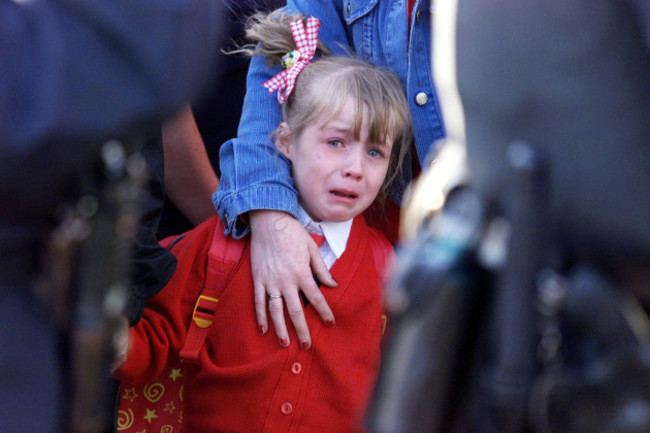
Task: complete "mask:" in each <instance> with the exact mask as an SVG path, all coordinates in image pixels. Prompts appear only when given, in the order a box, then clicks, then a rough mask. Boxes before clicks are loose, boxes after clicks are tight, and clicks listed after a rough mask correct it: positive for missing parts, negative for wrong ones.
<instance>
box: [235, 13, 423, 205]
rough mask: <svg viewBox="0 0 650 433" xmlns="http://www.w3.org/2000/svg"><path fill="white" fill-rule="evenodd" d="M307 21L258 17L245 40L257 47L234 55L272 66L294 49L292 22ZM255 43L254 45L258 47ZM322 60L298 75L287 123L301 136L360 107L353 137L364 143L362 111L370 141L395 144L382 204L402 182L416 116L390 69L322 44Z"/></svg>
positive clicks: (284, 107)
mask: <svg viewBox="0 0 650 433" xmlns="http://www.w3.org/2000/svg"><path fill="white" fill-rule="evenodd" d="M298 19H303V20H304V19H306V17H305V16H303V15H301V14H287V13H286V12H283V11H275V12H271V13H270V14H264V13H256V14H254V15H253V16H252V17H251V18H249V20H248V21H247V31H246V37H247V38H248V39H249V40H250V41H251V42H252V43H251V44H248V45H245V46H243V47H241V48H239V49H237V50H235V51H233V52H236V53H243V54H245V55H249V56H254V55H264V56H266V57H267V59H268V61H269V64H270V65H275V64H279V63H280V62H281V59H282V56H284V55H285V54H286V53H287V52H290V51H293V50H294V49H295V43H294V41H293V36H292V34H291V29H290V27H289V23H290V22H291V21H296V20H298ZM253 43H254V44H253ZM319 50H321V56H320V58H319V59H318V60H315V61H313V62H312V63H310V64H309V65H307V66H306V67H305V68H304V69H303V71H302V72H301V73H300V75H298V78H297V79H296V84H295V87H294V89H293V91H292V92H291V95H290V96H289V98H288V99H287V100H286V102H285V103H284V104H283V105H282V118H283V121H284V122H286V123H287V125H288V126H289V129H290V131H291V133H292V134H293V135H294V136H295V137H300V135H301V134H302V132H303V130H304V129H305V128H306V127H307V126H308V125H310V124H313V122H316V121H318V120H321V119H326V120H325V121H324V122H323V123H327V122H328V121H329V120H330V119H333V118H334V117H336V116H337V115H338V114H339V112H340V110H341V109H342V108H343V105H344V104H345V102H346V100H347V99H348V98H351V99H352V100H353V101H354V102H355V105H356V114H355V119H354V135H355V138H356V139H359V135H360V134H361V124H362V120H363V112H364V110H367V112H368V118H369V137H368V138H369V140H370V141H371V142H374V143H385V142H386V139H387V138H388V137H389V136H390V135H391V134H392V135H393V143H392V145H393V146H392V151H391V155H390V160H389V166H388V172H387V174H386V179H385V180H384V184H383V185H382V188H381V190H380V192H379V195H378V199H379V200H385V198H386V197H387V195H388V191H389V189H390V187H391V186H392V184H393V182H395V181H396V180H397V179H400V180H401V176H400V173H401V167H402V164H403V162H404V159H405V156H406V153H407V152H408V151H409V149H410V145H411V141H412V137H413V133H412V129H411V128H412V122H411V114H410V111H409V108H408V103H407V101H406V96H405V94H404V90H403V89H402V86H401V84H400V81H399V79H398V78H397V76H396V75H395V74H394V73H393V72H391V71H389V70H388V69H385V68H382V67H379V66H376V65H373V64H371V63H369V62H366V61H364V60H360V59H358V58H354V57H352V56H334V55H331V52H330V51H329V50H328V49H327V48H326V47H325V46H324V45H323V44H322V43H321V42H320V41H319Z"/></svg>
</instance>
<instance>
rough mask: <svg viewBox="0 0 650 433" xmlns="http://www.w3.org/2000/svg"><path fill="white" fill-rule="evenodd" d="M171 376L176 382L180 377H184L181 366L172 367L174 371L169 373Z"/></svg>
mask: <svg viewBox="0 0 650 433" xmlns="http://www.w3.org/2000/svg"><path fill="white" fill-rule="evenodd" d="M169 377H170V378H171V379H172V380H173V381H174V382H176V379H177V378H179V377H183V373H181V369H180V368H172V372H171V373H170V374H169Z"/></svg>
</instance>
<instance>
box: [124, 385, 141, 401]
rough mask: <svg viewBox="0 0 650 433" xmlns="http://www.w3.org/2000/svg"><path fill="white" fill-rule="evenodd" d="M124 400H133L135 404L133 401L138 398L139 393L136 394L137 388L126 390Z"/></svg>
mask: <svg viewBox="0 0 650 433" xmlns="http://www.w3.org/2000/svg"><path fill="white" fill-rule="evenodd" d="M122 398H128V399H129V400H131V403H133V400H135V399H136V398H138V393H137V392H135V387H131V388H127V389H125V390H124V397H122Z"/></svg>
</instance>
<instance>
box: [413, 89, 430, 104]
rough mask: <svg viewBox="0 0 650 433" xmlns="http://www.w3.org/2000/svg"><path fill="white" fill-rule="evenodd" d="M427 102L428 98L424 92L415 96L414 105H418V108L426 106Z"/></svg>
mask: <svg viewBox="0 0 650 433" xmlns="http://www.w3.org/2000/svg"><path fill="white" fill-rule="evenodd" d="M428 100H429V97H428V96H427V94H426V93H424V92H420V93H418V94H417V95H416V96H415V103H416V104H418V105H419V106H420V107H421V106H423V105H424V104H426V103H427V101H428Z"/></svg>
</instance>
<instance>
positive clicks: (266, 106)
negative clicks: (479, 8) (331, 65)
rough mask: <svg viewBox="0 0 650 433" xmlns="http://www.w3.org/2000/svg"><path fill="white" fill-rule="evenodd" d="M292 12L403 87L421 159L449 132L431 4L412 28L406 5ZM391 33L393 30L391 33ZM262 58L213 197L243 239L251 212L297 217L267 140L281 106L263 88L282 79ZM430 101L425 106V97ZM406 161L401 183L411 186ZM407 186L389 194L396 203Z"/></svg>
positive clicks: (338, 5)
mask: <svg viewBox="0 0 650 433" xmlns="http://www.w3.org/2000/svg"><path fill="white" fill-rule="evenodd" d="M287 8H288V9H291V10H296V11H299V12H301V13H303V14H305V15H312V16H315V17H317V18H319V19H320V20H321V29H320V34H319V39H320V40H321V41H323V42H324V43H325V44H326V45H327V46H328V47H329V48H330V49H331V50H332V51H334V52H335V53H336V54H343V53H345V52H346V51H349V48H350V47H351V48H352V50H353V51H354V52H355V54H356V55H357V56H358V57H360V58H362V59H365V60H368V61H370V62H372V63H374V64H376V65H380V66H385V67H388V68H390V69H391V70H393V71H394V72H395V73H396V74H397V76H398V77H399V79H400V81H401V83H402V86H403V87H404V89H405V91H406V95H407V99H408V102H409V108H410V109H411V113H412V116H413V121H414V133H415V144H416V148H417V151H418V155H419V159H420V161H421V162H422V161H424V159H425V158H426V155H427V154H428V152H429V149H430V147H431V146H432V145H433V144H434V142H435V141H436V140H437V139H438V138H440V137H442V136H443V134H444V129H443V125H442V119H441V115H440V110H439V106H438V101H437V97H436V94H435V91H434V86H433V78H432V73H431V66H430V65H431V62H430V52H429V48H430V18H429V0H416V2H415V7H414V10H413V19H412V20H411V21H412V24H411V29H410V38H409V37H408V35H409V29H408V26H407V23H408V20H407V16H406V10H407V9H406V8H407V1H406V0H401V2H397V3H396V2H381V1H379V0H289V1H288V2H287ZM386 28H389V29H390V31H386ZM278 71H279V69H276V70H270V69H269V68H268V67H267V66H266V61H265V60H264V59H262V58H253V60H252V61H251V66H250V69H249V72H248V82H247V93H246V97H245V101H244V108H243V112H242V118H241V121H240V124H239V131H238V138H235V139H232V140H230V141H228V142H226V143H225V144H224V145H223V146H222V148H221V153H220V168H221V175H222V178H221V181H220V184H219V189H218V190H217V192H216V193H215V195H214V196H213V200H214V203H215V206H216V207H217V211H218V212H219V214H220V215H221V218H222V220H223V222H224V226H225V227H226V233H230V232H233V235H234V236H235V237H239V236H243V235H244V234H245V233H246V232H247V231H248V228H247V226H246V225H245V224H241V223H240V220H239V216H240V215H242V214H244V213H246V212H248V211H250V210H253V209H274V210H284V211H286V212H289V213H291V214H293V215H294V216H295V215H296V209H297V192H296V190H295V188H294V187H293V183H292V181H291V178H290V169H289V163H288V162H287V161H286V160H285V159H284V158H281V157H278V156H272V155H273V151H274V148H273V144H272V142H271V141H269V139H268V137H269V136H270V134H271V132H272V131H273V129H274V128H276V127H277V125H278V124H279V123H280V122H281V115H280V106H279V105H278V103H277V100H276V98H275V94H274V95H268V92H267V90H266V89H264V88H262V86H261V84H262V83H263V82H264V81H265V80H267V79H268V78H270V77H271V76H273V75H274V74H275V73H277V72H278ZM420 94H424V95H426V101H425V103H424V104H422V105H419V104H418V103H417V101H420V102H422V99H423V98H422V95H421V96H420V97H419V99H417V98H418V95H420ZM410 166H411V164H410V163H409V161H407V162H406V163H405V167H404V168H405V169H404V181H405V182H404V185H406V184H407V183H408V181H410V180H411V171H410ZM404 185H402V187H400V188H398V189H396V190H395V191H393V192H392V193H391V198H392V199H393V200H394V201H395V202H396V203H399V202H400V201H401V196H402V193H403V189H404Z"/></svg>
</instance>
